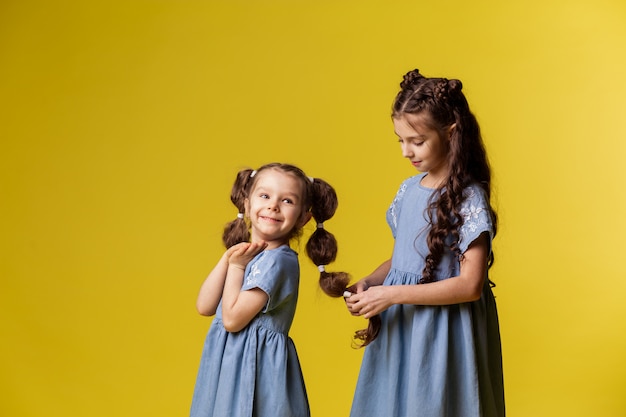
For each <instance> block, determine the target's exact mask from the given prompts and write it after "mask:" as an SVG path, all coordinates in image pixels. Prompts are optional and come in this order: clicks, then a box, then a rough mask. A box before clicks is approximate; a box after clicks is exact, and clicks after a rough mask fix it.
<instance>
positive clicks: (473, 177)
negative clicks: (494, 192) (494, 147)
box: [392, 70, 497, 283]
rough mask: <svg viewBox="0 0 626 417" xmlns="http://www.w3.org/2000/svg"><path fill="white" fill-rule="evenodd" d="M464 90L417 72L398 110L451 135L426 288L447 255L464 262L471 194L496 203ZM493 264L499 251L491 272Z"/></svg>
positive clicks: (434, 201)
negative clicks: (477, 191)
mask: <svg viewBox="0 0 626 417" xmlns="http://www.w3.org/2000/svg"><path fill="white" fill-rule="evenodd" d="M462 89H463V83H462V82H461V81H460V80H457V79H451V80H449V79H446V78H426V77H424V76H422V75H421V74H420V73H419V70H413V71H410V72H409V73H407V74H406V75H405V76H404V77H403V80H402V82H401V83H400V92H398V94H397V95H396V98H395V100H394V103H393V106H392V117H393V118H400V117H402V116H403V115H404V114H418V113H422V112H424V113H425V114H427V115H428V116H430V120H431V122H432V123H433V126H434V128H435V129H437V130H438V132H439V134H440V136H441V137H444V135H448V134H449V135H450V141H449V143H450V146H449V153H448V168H449V177H448V178H447V180H446V181H445V183H444V184H442V185H441V187H440V188H439V189H437V190H436V191H435V192H434V193H433V195H432V197H431V200H430V203H429V205H428V208H427V216H428V220H429V223H430V225H431V227H430V229H429V231H428V235H427V237H426V242H427V245H428V250H429V253H428V255H426V258H425V266H424V269H423V271H422V277H421V279H420V282H421V283H426V282H432V281H434V280H435V276H434V272H435V270H436V268H437V266H438V264H439V262H440V261H441V259H442V257H443V254H444V252H445V251H446V250H450V251H452V253H453V254H454V255H455V256H456V257H457V258H458V259H462V257H463V254H462V253H461V250H460V248H459V243H460V227H461V225H462V222H463V216H462V215H461V213H460V210H461V205H462V203H463V201H464V200H465V195H464V191H465V189H466V188H467V187H468V186H470V185H471V184H477V185H479V186H480V187H481V188H483V189H484V191H485V193H486V195H487V199H490V197H491V170H490V166H489V161H488V159H487V154H486V151H485V147H484V145H483V142H482V137H481V134H480V127H479V125H478V122H477V121H476V118H475V116H474V115H473V114H472V112H471V111H470V108H469V104H468V102H467V99H466V97H465V95H464V94H463V91H462ZM449 132H451V133H449ZM488 201H489V200H488ZM489 209H490V216H491V219H492V222H493V228H494V235H495V232H496V230H497V215H496V212H495V210H493V208H492V207H489ZM492 264H493V251H492V252H491V253H490V258H489V266H491V265H492Z"/></svg>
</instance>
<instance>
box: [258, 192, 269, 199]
mask: <svg viewBox="0 0 626 417" xmlns="http://www.w3.org/2000/svg"><path fill="white" fill-rule="evenodd" d="M259 197H261V198H265V199H268V198H270V196H269V195H267V194H265V193H261V194H259Z"/></svg>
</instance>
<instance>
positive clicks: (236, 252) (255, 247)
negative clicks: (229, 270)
mask: <svg viewBox="0 0 626 417" xmlns="http://www.w3.org/2000/svg"><path fill="white" fill-rule="evenodd" d="M265 248H267V242H254V243H245V242H244V243H239V244H237V245H235V246H233V247H231V248H230V249H228V251H227V252H230V253H229V256H228V264H229V265H231V266H234V267H236V268H239V269H246V265H248V263H249V262H250V261H251V260H252V259H254V257H255V256H257V255H258V254H259V253H261V252H263V251H264V250H265Z"/></svg>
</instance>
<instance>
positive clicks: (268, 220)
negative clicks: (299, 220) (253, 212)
mask: <svg viewBox="0 0 626 417" xmlns="http://www.w3.org/2000/svg"><path fill="white" fill-rule="evenodd" d="M259 218H260V219H261V220H263V221H266V222H270V223H280V222H281V221H282V220H278V219H274V218H272V217H265V216H260V217H259Z"/></svg>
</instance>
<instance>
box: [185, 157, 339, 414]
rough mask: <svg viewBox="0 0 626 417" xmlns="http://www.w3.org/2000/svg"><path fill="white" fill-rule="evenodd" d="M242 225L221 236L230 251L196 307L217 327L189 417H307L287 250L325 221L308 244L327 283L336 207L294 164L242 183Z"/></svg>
mask: <svg viewBox="0 0 626 417" xmlns="http://www.w3.org/2000/svg"><path fill="white" fill-rule="evenodd" d="M231 200H232V202H233V203H234V204H235V205H236V206H237V208H238V210H239V214H238V216H237V219H235V220H234V221H232V222H230V223H229V224H228V225H227V226H226V228H225V229H224V235H223V240H224V244H225V246H226V247H227V250H226V252H225V253H224V255H223V256H222V257H221V259H220V260H219V262H218V263H217V265H216V266H215V268H214V269H213V271H211V273H210V274H209V276H208V277H207V278H206V280H205V281H204V283H203V284H202V287H201V288H200V294H199V295H198V301H197V308H198V312H199V313H200V314H202V315H206V316H211V315H214V314H215V319H214V320H213V323H212V325H211V328H210V330H209V333H208V335H207V338H206V342H205V345H204V350H203V352H202V359H201V362H200V370H199V372H198V378H197V381H196V388H195V392H194V396H193V401H192V406H191V416H192V417H251V416H256V417H306V416H309V415H310V413H309V404H308V401H307V395H306V389H305V386H304V381H303V378H302V372H301V369H300V363H299V361H298V356H297V353H296V349H295V346H294V344H293V342H292V340H291V339H290V338H289V336H288V333H289V328H290V327H291V323H292V320H293V317H294V313H295V309H296V302H297V299H298V283H299V279H300V269H299V263H298V254H297V253H296V252H294V251H293V250H292V249H290V248H289V241H290V240H291V239H292V238H294V237H298V236H299V235H300V234H301V232H302V227H303V226H304V225H305V224H306V223H307V222H308V221H309V219H310V218H311V216H313V217H314V218H315V220H316V221H317V222H318V228H317V230H316V232H315V233H314V234H313V235H312V236H311V238H310V239H309V241H308V243H307V253H308V254H309V257H310V258H311V259H312V260H313V261H314V262H315V264H316V265H318V267H319V269H320V271H321V275H320V279H321V280H322V281H324V282H325V281H333V280H340V281H341V282H344V281H345V280H347V279H349V278H347V277H346V275H345V274H343V273H327V272H325V271H324V266H325V265H326V264H327V263H329V262H331V261H332V260H334V259H335V256H336V253H337V243H336V241H335V239H334V237H333V235H332V234H330V233H329V232H327V231H325V230H324V229H323V222H324V221H326V220H327V219H329V218H331V217H332V216H333V214H334V213H335V209H336V208H337V195H336V194H335V191H334V189H333V188H332V187H331V186H330V185H329V184H328V183H326V182H325V181H323V180H321V179H318V178H315V179H313V178H309V177H307V176H306V175H305V174H304V173H303V172H302V170H300V169H299V168H297V167H295V166H292V165H287V164H278V163H273V164H268V165H264V166H263V167H261V168H259V169H258V170H256V171H253V170H243V171H240V172H239V173H238V175H237V179H236V181H235V184H234V185H233V189H232V192H231Z"/></svg>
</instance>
